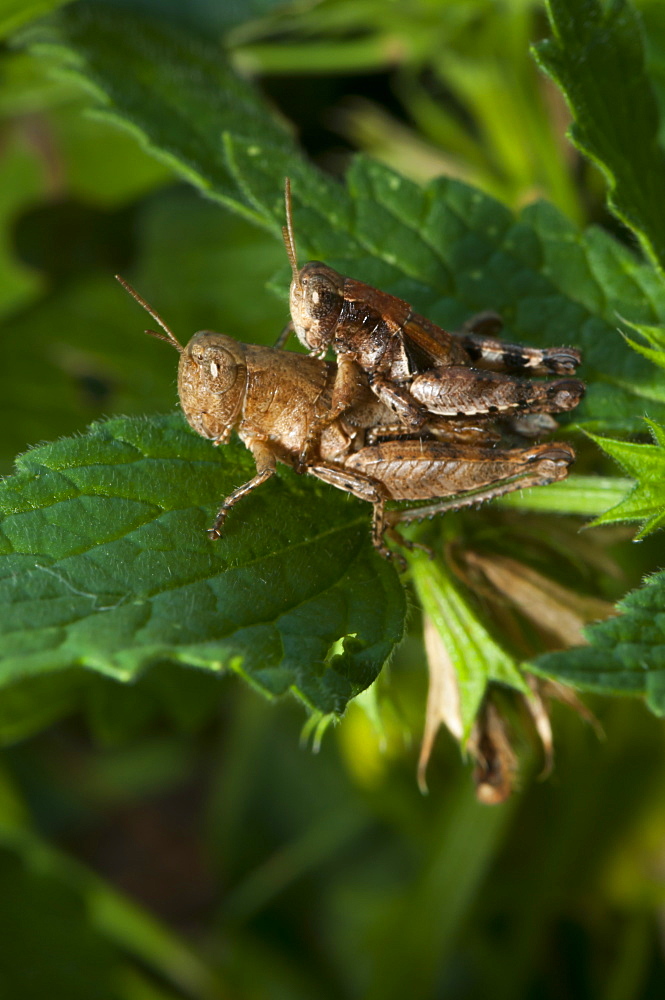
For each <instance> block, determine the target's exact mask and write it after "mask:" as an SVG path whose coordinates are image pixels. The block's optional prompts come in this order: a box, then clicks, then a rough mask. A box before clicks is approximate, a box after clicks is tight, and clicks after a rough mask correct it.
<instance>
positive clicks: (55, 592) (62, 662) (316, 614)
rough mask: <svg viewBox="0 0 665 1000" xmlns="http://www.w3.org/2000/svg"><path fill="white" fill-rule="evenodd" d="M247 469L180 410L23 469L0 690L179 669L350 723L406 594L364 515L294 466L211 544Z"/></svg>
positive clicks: (24, 461) (120, 425) (11, 526)
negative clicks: (53, 676)
mask: <svg viewBox="0 0 665 1000" xmlns="http://www.w3.org/2000/svg"><path fill="white" fill-rule="evenodd" d="M252 466H253V463H252V461H251V457H250V456H249V453H248V452H246V451H245V450H244V449H243V448H241V447H240V446H239V445H235V446H227V447H226V448H221V449H219V450H217V449H215V448H213V447H212V446H211V444H210V442H208V441H205V440H203V439H202V438H199V437H198V436H197V435H195V434H194V433H193V432H191V431H189V429H187V428H186V427H185V426H184V423H183V420H182V417H181V416H177V415H174V416H170V417H162V418H155V419H153V420H145V419H144V420H140V419H134V420H132V419H118V420H110V421H107V422H105V423H101V424H98V425H95V426H94V427H93V428H92V429H91V430H90V432H89V433H88V434H87V435H85V436H83V437H80V438H75V439H63V440H60V441H57V442H55V443H54V444H50V445H44V446H42V447H40V448H36V449H35V450H33V451H31V452H29V453H28V454H27V455H24V456H22V457H21V458H20V459H19V460H18V463H17V470H18V471H17V474H16V475H15V476H14V477H12V478H9V479H7V480H5V482H4V483H3V484H2V487H1V492H0V511H2V513H3V515H4V517H3V519H2V522H1V524H0V527H1V530H2V535H0V546H1V549H2V553H3V554H2V556H1V557H0V578H1V583H0V593H1V595H2V596H1V597H0V600H2V604H3V607H4V608H5V611H4V612H3V616H2V622H1V623H0V654H1V655H2V664H1V667H0V681H1V682H2V684H4V685H6V684H10V683H11V682H12V681H14V680H15V679H17V678H20V677H26V676H36V675H39V674H43V673H44V672H47V671H53V670H65V669H68V668H71V667H73V666H84V667H87V668H89V669H91V670H95V671H99V672H100V673H102V674H106V675H109V676H111V677H114V678H116V679H118V680H125V681H129V680H132V679H134V678H135V677H137V676H138V675H139V673H140V672H141V671H142V670H143V669H145V668H146V667H148V666H149V665H151V664H155V663H158V662H159V661H163V660H171V661H175V662H179V663H183V664H187V665H191V666H198V667H202V668H205V669H207V670H213V671H221V670H231V671H235V672H236V673H239V674H241V675H242V676H243V677H244V678H245V679H246V680H247V681H249V682H250V683H251V684H252V685H253V686H254V687H256V688H258V689H259V690H261V691H262V692H263V693H265V694H269V695H279V694H282V693H284V692H286V691H288V690H292V691H293V692H295V693H296V694H297V695H299V697H301V698H302V699H303V700H304V701H305V702H307V703H308V704H309V705H310V706H312V707H313V708H315V709H317V710H319V711H322V712H331V711H332V712H341V711H343V710H344V707H345V705H346V703H347V701H348V699H349V698H351V697H353V696H354V695H355V694H357V693H358V692H359V691H361V690H362V689H363V688H365V687H367V686H368V685H369V684H371V683H372V681H373V680H374V679H375V678H376V676H377V675H378V673H379V671H380V669H381V666H382V665H383V663H384V661H385V660H386V658H387V657H388V656H389V654H390V652H391V650H392V648H393V647H394V645H395V643H396V642H398V641H399V639H400V638H401V635H402V629H403V621H404V613H405V607H404V594H403V591H402V588H401V586H400V583H399V580H398V578H397V575H396V573H395V571H394V570H393V569H392V567H391V566H389V565H388V564H386V563H385V562H384V560H382V559H381V558H380V557H379V556H378V555H377V554H376V552H375V551H374V549H373V548H372V546H371V544H370V540H369V532H368V508H367V507H366V505H364V504H361V503H359V502H357V501H354V500H349V499H348V498H347V497H344V496H342V494H341V493H337V491H334V490H331V489H330V488H328V487H325V486H323V485H322V484H320V483H316V482H314V481H311V480H302V479H300V478H299V477H297V476H295V475H294V474H292V473H290V472H288V471H286V470H280V475H279V477H278V478H277V479H276V480H273V481H272V482H271V483H268V484H266V485H265V486H264V487H263V489H261V490H258V491H257V492H256V493H255V494H254V495H253V496H251V497H248V498H246V500H245V502H244V503H243V504H242V506H241V507H239V508H238V509H236V510H234V512H233V516H232V517H230V518H229V521H228V530H226V532H225V537H224V538H223V539H222V540H221V541H220V542H219V543H215V544H213V543H211V542H209V540H208V539H207V536H206V533H205V529H206V527H207V526H209V524H210V523H211V519H212V518H213V516H214V511H215V509H216V507H217V506H219V503H220V501H221V499H222V498H223V497H224V496H225V495H227V494H228V493H229V492H230V490H231V489H232V488H233V487H234V486H237V485H238V483H239V482H242V481H243V480H247V479H249V478H250V477H251V475H252V474H253V468H252Z"/></svg>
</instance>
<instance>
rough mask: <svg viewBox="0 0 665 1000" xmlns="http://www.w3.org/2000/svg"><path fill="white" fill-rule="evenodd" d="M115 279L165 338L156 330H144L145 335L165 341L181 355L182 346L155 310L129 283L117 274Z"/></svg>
mask: <svg viewBox="0 0 665 1000" xmlns="http://www.w3.org/2000/svg"><path fill="white" fill-rule="evenodd" d="M115 277H116V281H119V282H120V284H121V285H122V287H123V288H124V289H125V291H126V292H129V294H130V295H131V297H132V298H133V299H136V301H137V302H138V304H139V305H140V306H143V308H144V309H145V311H146V312H147V313H148V315H149V316H152V318H153V319H154V321H155V323H159V325H160V326H161V328H162V330H163V331H164V333H165V334H166V336H164V334H162V333H157V331H156V330H146V331H145V332H146V333H147V334H149V335H150V336H151V337H156V338H157V340H165V341H166V343H167V344H171V345H172V346H173V347H175V349H176V351H178V353H179V354H182V353H183V351H184V347H183V346H182V344H181V343H180V341H179V340H177V339H176V337H175V336H174V334H173V333H172V331H171V330H169V328H168V326H167V325H166V323H165V322H164V320H163V319H162V317H161V316H160V315H159V313H158V312H155V310H154V309H153V308H152V306H149V305H148V303H147V302H146V300H145V299H144V298H143V296H142V295H139V293H138V292H137V291H136V289H135V288H132V286H131V285H130V283H129V282H128V281H125V279H124V278H122V277H120V275H119V274H116V276H115Z"/></svg>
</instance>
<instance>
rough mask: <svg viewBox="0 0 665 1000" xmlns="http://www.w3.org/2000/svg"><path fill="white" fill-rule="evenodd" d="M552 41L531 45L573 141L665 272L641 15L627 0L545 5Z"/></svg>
mask: <svg viewBox="0 0 665 1000" xmlns="http://www.w3.org/2000/svg"><path fill="white" fill-rule="evenodd" d="M547 11H548V14H549V18H550V23H551V26H552V31H553V34H554V38H553V39H551V40H548V41H544V42H541V43H540V44H539V45H537V46H536V47H535V54H536V58H537V59H538V61H539V63H540V65H541V66H542V67H543V69H544V70H546V71H547V72H548V73H549V74H550V76H552V78H553V79H554V80H555V81H556V82H557V83H558V85H559V86H560V87H561V89H562V90H563V93H564V95H565V97H566V99H567V101H568V104H569V105H570V108H571V111H572V113H573V116H574V119H575V122H574V125H573V126H572V128H571V130H570V138H571V140H572V141H573V143H574V144H575V145H576V146H577V148H578V149H579V150H580V151H581V152H582V153H584V155H585V156H588V157H589V159H590V160H592V161H593V162H594V163H595V164H596V165H597V166H598V167H600V169H601V170H602V172H603V174H604V176H605V179H606V181H607V184H608V187H609V204H610V208H611V209H612V211H613V212H614V213H615V214H616V215H617V216H618V217H619V218H620V219H621V220H622V221H623V222H624V223H625V224H626V225H627V226H628V227H629V228H630V229H632V230H633V232H634V233H635V234H636V235H637V236H638V238H639V240H640V242H641V244H642V246H643V248H644V250H645V251H646V252H647V254H648V255H649V256H650V258H651V259H652V260H653V262H654V263H655V264H656V265H657V266H658V267H660V269H661V271H662V270H663V269H665V199H664V198H663V175H664V174H665V153H664V152H663V150H662V149H661V147H660V146H659V144H658V130H659V126H660V118H659V113H658V105H657V102H656V98H655V95H654V92H653V88H652V85H651V80H650V78H649V75H648V73H647V71H646V68H645V59H644V46H643V41H642V33H641V25H640V22H639V18H638V15H637V14H636V12H635V11H634V10H633V8H632V7H631V6H630V4H629V3H628V2H627V0H610V2H609V3H605V4H601V3H600V2H599V0H547Z"/></svg>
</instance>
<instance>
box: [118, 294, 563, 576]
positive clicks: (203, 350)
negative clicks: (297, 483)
mask: <svg viewBox="0 0 665 1000" xmlns="http://www.w3.org/2000/svg"><path fill="white" fill-rule="evenodd" d="M118 280H119V281H120V282H121V283H122V284H123V286H124V287H125V288H126V290H127V291H128V292H129V293H130V294H131V295H132V296H133V297H134V298H135V299H136V301H137V302H138V303H139V304H140V305H141V306H143V308H144V309H146V310H147V312H148V313H149V314H150V315H151V316H152V317H153V319H154V320H155V321H156V322H157V323H158V324H159V326H160V327H161V328H162V330H163V331H164V334H161V333H157V332H155V331H153V330H148V331H146V332H147V333H150V334H151V335H152V336H156V337H158V338H159V339H161V340H166V341H167V342H168V343H170V344H172V346H173V347H175V349H176V350H177V351H178V353H179V354H180V363H179V366H178V394H179V396H180V403H181V406H182V409H183V412H184V414H185V417H186V418H187V421H188V422H189V424H190V425H191V427H192V428H193V429H194V430H195V431H197V432H198V433H199V434H201V435H203V437H206V438H210V439H211V440H212V442H213V444H224V443H226V442H227V441H228V440H229V438H230V436H231V432H232V431H233V430H236V431H237V433H238V436H239V437H240V440H241V441H242V442H243V443H244V444H245V445H246V446H247V448H249V450H250V451H251V453H252V455H253V457H254V461H255V462H256V475H254V476H253V477H252V478H251V479H250V480H249V481H248V482H246V483H244V484H243V485H242V486H239V487H238V488H237V489H235V490H234V491H233V492H232V493H231V494H230V495H229V496H228V497H226V499H225V500H224V502H223V504H222V506H221V507H220V509H219V512H218V514H217V517H216V518H215V521H214V524H213V525H212V527H211V528H210V529H209V535H210V538H211V539H216V538H219V537H220V534H221V530H222V526H223V524H224V521H225V520H226V517H227V515H228V512H229V511H230V510H231V508H232V507H233V506H235V504H236V503H237V502H238V501H239V500H240V499H241V498H242V497H243V496H245V495H246V494H248V493H250V492H251V491H252V490H253V489H255V488H256V487H257V486H259V485H260V484H261V483H263V482H265V481H266V480H267V479H268V478H269V477H270V476H272V475H273V474H274V472H275V468H276V463H277V461H281V462H284V463H286V464H287V465H290V466H292V467H293V468H295V469H296V470H298V471H300V456H301V454H302V452H303V450H304V448H305V446H306V444H307V442H308V441H310V440H311V430H312V426H313V425H316V424H317V423H318V424H321V422H322V420H324V418H327V415H328V414H329V412H330V406H331V400H332V396H333V392H334V389H335V385H336V381H337V367H336V365H335V364H333V363H332V362H326V361H323V360H320V359H318V358H313V357H307V356H303V355H299V354H293V353H290V352H288V351H280V350H278V349H276V348H273V347H260V346H256V345H253V344H244V343H240V342H238V341H236V340H233V339H232V338H231V337H227V336H224V335H223V334H218V333H212V332H208V331H203V332H200V333H196V334H195V335H194V336H193V337H192V339H191V340H190V341H189V343H188V344H187V346H186V347H183V346H182V345H181V344H180V343H179V341H178V340H177V339H176V337H175V336H174V335H173V333H172V332H171V330H170V329H169V328H168V327H167V326H166V324H165V323H164V321H163V320H162V319H161V317H160V316H159V315H158V314H157V313H156V312H155V311H154V310H153V309H152V308H151V307H150V306H149V305H148V304H147V303H146V302H145V301H144V300H143V299H142V298H141V296H140V295H139V294H138V293H137V292H135V291H134V289H133V288H131V286H130V285H128V284H127V282H125V281H124V280H123V279H122V278H119V279H118ZM391 419H392V412H391V410H390V409H389V408H387V407H386V406H385V404H383V403H382V402H380V401H379V400H377V399H376V397H375V396H374V395H373V394H372V392H371V391H370V389H369V386H368V385H367V382H366V380H363V379H362V378H361V379H359V381H358V382H357V383H356V386H355V392H354V397H353V400H352V405H351V406H349V408H348V411H347V412H346V413H345V415H344V418H342V417H337V418H335V419H334V420H327V419H325V420H324V424H325V425H323V424H322V430H321V433H320V434H319V435H318V438H317V442H316V448H315V450H313V453H312V454H311V455H310V458H309V460H308V464H307V466H306V469H305V470H304V471H307V472H308V473H309V474H310V475H313V476H316V477H317V478H318V479H321V480H323V481H324V482H326V483H330V484H331V485H332V486H336V487H337V488H338V489H341V490H345V491H346V492H348V493H352V494H353V495H354V496H356V497H359V498H360V499H361V500H366V501H368V502H369V503H371V504H372V505H373V522H372V541H373V543H374V545H375V546H376V548H377V549H378V550H379V552H380V553H381V554H382V555H383V556H389V555H390V552H389V550H388V548H387V547H386V544H385V541H384V536H385V535H387V536H388V537H394V535H395V532H394V525H396V524H398V523H404V522H407V521H412V520H419V519H421V518H424V517H431V516H432V515H433V514H436V513H439V512H441V511H445V510H457V509H459V508H461V507H465V506H468V505H472V504H478V503H480V502H481V501H483V500H488V499H491V498H493V497H497V496H501V495H502V494H504V493H508V492H510V491H512V490H516V489H522V488H524V487H527V486H538V485H545V484H547V483H551V482H554V481H555V480H559V479H564V478H565V476H566V474H567V471H568V466H569V465H570V463H571V462H572V461H573V459H574V457H575V453H574V451H573V449H572V448H571V447H570V446H569V445H567V444H560V443H557V444H546V445H535V446H532V447H528V448H498V447H497V448H489V447H487V446H486V445H479V444H477V443H473V442H474V440H475V441H477V440H478V439H479V437H482V439H483V440H485V430H484V429H483V428H475V429H474V428H473V427H466V428H462V433H466V434H467V437H468V441H467V443H462V444H460V443H454V444H450V443H444V442H441V441H438V440H433V439H431V438H428V437H426V436H424V437H420V438H418V439H405V440H388V441H383V442H380V443H378V444H367V440H368V437H369V435H370V434H371V433H372V432H374V433H375V434H378V436H381V435H382V434H383V432H384V428H385V426H386V424H387V423H388V422H389V421H390V420H391ZM425 433H427V432H425ZM388 500H411V501H430V503H429V504H427V505H426V506H423V507H413V508H407V509H404V510H391V511H388V512H386V510H385V504H386V501H388ZM397 537H398V538H399V536H397Z"/></svg>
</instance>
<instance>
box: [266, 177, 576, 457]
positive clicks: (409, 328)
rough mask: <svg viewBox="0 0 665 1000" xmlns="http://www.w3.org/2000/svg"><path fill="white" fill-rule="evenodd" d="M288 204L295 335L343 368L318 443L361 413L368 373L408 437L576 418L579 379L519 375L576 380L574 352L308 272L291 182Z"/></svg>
mask: <svg viewBox="0 0 665 1000" xmlns="http://www.w3.org/2000/svg"><path fill="white" fill-rule="evenodd" d="M285 201H286V226H284V228H283V237H284V245H285V247H286V252H287V254H288V257H289V261H290V264H291V270H292V273H293V279H292V281H291V288H290V296H289V297H290V310H291V320H292V326H293V329H294V330H295V333H296V335H297V337H298V339H299V340H300V342H301V343H302V344H303V345H304V346H305V347H307V348H308V349H309V351H310V353H311V354H314V355H319V356H320V357H323V356H324V355H325V354H326V352H327V350H328V348H332V350H333V351H334V353H335V354H336V356H337V364H338V371H337V379H336V382H335V386H334V390H333V396H332V402H331V406H330V410H329V412H328V414H327V415H326V417H325V418H323V419H322V420H321V421H320V422H319V423H318V424H317V425H315V427H314V428H313V429H312V435H313V437H312V441H313V440H314V438H315V435H316V433H317V432H318V431H320V430H322V429H323V427H324V426H325V422H326V421H332V420H335V419H336V417H338V416H340V415H341V414H342V413H344V412H345V410H346V409H348V408H349V407H351V406H352V405H353V399H354V386H355V384H356V383H357V380H358V369H361V370H362V371H363V372H365V373H366V375H367V378H368V382H369V385H370V388H371V389H372V391H373V392H374V394H375V395H376V396H377V398H379V399H380V400H381V401H382V402H384V403H385V404H386V406H387V407H388V408H389V409H390V410H391V411H392V412H393V414H394V419H396V421H397V426H398V427H401V429H402V431H404V430H407V431H414V430H418V429H419V428H422V427H423V426H424V425H425V424H426V423H427V422H428V421H431V415H432V414H436V415H439V416H442V417H445V418H458V419H459V418H465V417H478V416H485V417H494V418H496V417H497V416H499V417H504V418H506V417H508V418H510V417H516V418H517V419H518V420H522V419H523V417H524V416H527V417H528V416H529V415H531V414H546V413H562V412H564V411H566V410H572V409H573V408H574V407H575V406H577V404H578V403H579V402H580V400H581V398H582V396H583V394H584V385H583V383H582V382H580V381H579V380H578V379H573V378H565V379H558V380H556V381H553V382H543V381H533V380H532V379H529V378H524V377H520V376H519V375H518V374H514V373H523V374H524V373H528V374H531V375H570V374H572V373H573V372H574V371H575V369H576V367H577V365H579V363H580V355H579V352H578V351H575V350H573V349H572V348H568V347H550V348H546V349H544V350H540V349H537V348H534V347H524V346H520V345H518V344H509V343H503V342H502V341H500V340H497V339H496V337H495V336H491V335H488V334H494V333H496V332H497V330H498V329H500V326H501V320H500V317H498V316H497V315H496V314H495V313H484V314H481V315H479V316H477V317H476V318H475V320H471V321H470V323H469V324H468V325H467V327H466V328H465V329H464V330H462V331H461V332H460V333H448V332H447V331H446V330H443V329H441V327H439V326H436V325H435V324H434V323H432V322H431V321H430V320H428V319H426V318H425V317H424V316H420V315H418V313H416V312H414V311H413V309H412V308H411V306H410V305H409V303H408V302H405V301H403V300H402V299H398V298H396V297H395V296H394V295H389V294H388V293H386V292H382V291H379V290H378V289H376V288H372V286H371V285H367V284H365V283H364V282H362V281H356V280H355V279H353V278H346V277H344V276H343V275H341V274H339V273H338V272H337V271H335V270H334V269H333V268H332V267H329V266H328V265H327V264H323V263H321V262H320V261H310V262H309V263H307V264H305V265H304V266H303V267H302V268H299V267H298V260H297V254H296V245H295V237H294V232H293V214H292V207H291V188H290V183H289V180H288V178H287V180H286V188H285ZM288 329H289V328H287V331H288ZM287 331H285V332H287ZM528 423H529V421H528V420H527V424H528ZM534 424H535V425H537V421H535V422H534ZM306 451H307V448H306V449H305V455H304V458H303V461H305V462H306Z"/></svg>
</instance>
